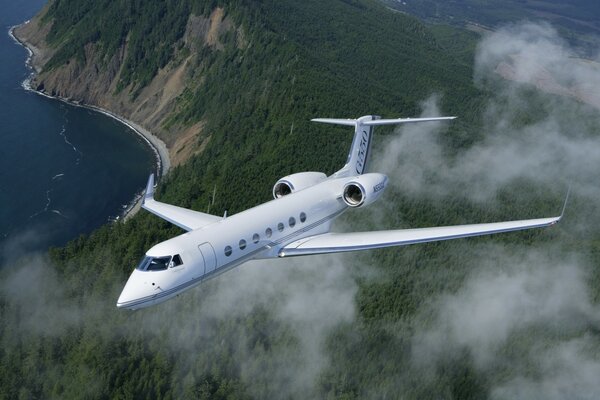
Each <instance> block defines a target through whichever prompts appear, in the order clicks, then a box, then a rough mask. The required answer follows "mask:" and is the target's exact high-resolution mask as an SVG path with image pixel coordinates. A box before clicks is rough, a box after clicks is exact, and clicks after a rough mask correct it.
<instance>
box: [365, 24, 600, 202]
mask: <svg viewBox="0 0 600 400" xmlns="http://www.w3.org/2000/svg"><path fill="white" fill-rule="evenodd" d="M499 65H500V66H502V65H504V66H505V67H506V68H508V69H510V70H511V71H512V73H511V74H503V76H505V77H508V78H511V79H512V80H504V79H500V75H499V73H500V72H501V71H499V69H498V66H499ZM544 79H545V80H544ZM475 80H476V82H478V83H479V84H481V85H482V86H483V85H484V83H489V82H493V83H489V85H487V86H484V90H486V91H489V90H491V91H492V93H491V94H492V96H491V98H490V100H489V102H488V103H487V104H486V105H485V110H484V112H483V113H482V115H481V121H480V124H481V129H482V132H483V139H482V140H479V141H477V142H476V143H475V144H474V145H472V146H471V147H468V148H465V149H458V151H457V152H456V154H455V153H453V152H448V151H447V148H446V147H445V145H444V141H443V140H441V139H442V135H448V134H450V133H449V132H448V131H447V128H448V126H450V125H449V124H452V123H456V122H450V123H446V124H430V123H427V124H414V125H412V124H411V125H404V126H401V127H400V128H399V129H398V131H397V133H396V135H394V137H392V138H391V139H389V140H388V141H386V142H385V143H384V144H383V146H382V153H383V156H382V157H380V158H379V159H378V160H376V163H377V170H380V171H382V172H385V173H388V174H389V175H390V176H391V177H392V179H391V182H392V183H395V184H396V186H397V190H400V191H402V192H404V193H407V194H409V195H412V196H415V197H418V196H434V197H436V198H439V197H448V196H451V195H455V196H456V195H459V196H462V197H466V198H468V199H470V200H472V201H474V202H480V203H481V202H489V201H491V200H494V199H495V198H496V196H497V193H498V192H499V191H500V190H502V189H503V188H505V187H506V186H507V185H510V184H513V183H515V182H518V181H520V182H523V181H526V182H531V183H533V184H536V185H545V186H546V187H554V188H560V189H559V193H560V192H564V191H566V187H567V186H568V185H569V184H572V185H573V189H574V192H576V193H577V194H578V195H581V196H585V197H588V198H594V199H595V198H598V196H599V195H600V191H599V190H598V179H597V176H598V174H597V169H598V166H599V165H600V138H599V137H598V134H597V132H598V129H600V113H598V112H597V111H596V110H594V109H593V108H591V107H589V106H587V105H584V104H583V103H576V102H573V101H571V100H569V99H568V98H566V97H560V96H559V97H556V96H551V95H548V94H546V95H543V94H542V95H534V94H533V93H532V91H531V90H528V88H531V87H533V86H538V87H541V88H543V89H544V90H546V91H549V92H550V93H563V92H564V93H566V94H567V95H569V96H570V97H575V98H577V99H580V100H586V101H588V100H589V101H588V102H591V101H592V100H593V99H592V100H590V99H588V97H589V96H588V97H586V96H584V95H583V94H582V93H584V92H585V93H587V92H586V90H587V89H586V88H588V87H589V86H590V84H592V86H593V87H594V88H597V87H598V84H600V64H594V63H589V62H584V61H582V60H580V59H576V58H573V54H572V52H571V51H570V49H569V48H568V47H567V45H566V44H565V43H564V41H562V40H561V39H560V37H559V36H558V34H557V33H556V31H555V30H553V29H552V28H551V27H550V26H548V25H535V24H531V23H526V24H521V25H512V26H509V27H506V28H503V29H500V30H499V31H498V32H495V33H492V34H490V35H489V36H486V37H485V38H484V39H483V40H482V41H481V43H480V44H479V46H478V51H477V54H476V64H475ZM549 80H550V81H551V82H554V83H555V84H556V85H558V86H556V87H555V86H552V85H550V83H548V82H549ZM557 87H560V88H563V89H564V90H562V89H561V90H562V91H559V90H558V89H556V88H557ZM593 92H594V93H596V92H597V91H596V90H593ZM564 93H563V94H564ZM438 100H439V98H438V96H436V95H434V96H432V97H431V98H429V99H427V100H426V101H425V102H424V103H423V104H422V109H423V112H422V115H423V116H431V115H441V114H443V113H442V112H441V111H440V109H439V107H438ZM599 108H600V103H599ZM458 117H459V118H460V115H459V116H458Z"/></svg>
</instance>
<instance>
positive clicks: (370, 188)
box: [342, 173, 388, 207]
mask: <svg viewBox="0 0 600 400" xmlns="http://www.w3.org/2000/svg"><path fill="white" fill-rule="evenodd" d="M387 183H388V177H387V176H385V175H384V174H378V173H370V174H364V175H359V176H357V177H356V178H353V179H352V180H351V181H350V182H348V183H346V184H345V185H344V189H343V190H342V199H343V200H344V203H346V204H347V205H348V206H349V207H361V206H363V205H368V204H371V203H373V202H374V201H375V200H377V199H378V198H379V197H380V196H381V195H382V194H383V191H384V190H385V188H386V186H387Z"/></svg>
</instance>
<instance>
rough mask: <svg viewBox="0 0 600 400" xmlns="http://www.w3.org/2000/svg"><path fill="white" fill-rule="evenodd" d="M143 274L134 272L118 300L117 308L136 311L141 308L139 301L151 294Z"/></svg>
mask: <svg viewBox="0 0 600 400" xmlns="http://www.w3.org/2000/svg"><path fill="white" fill-rule="evenodd" d="M142 273H143V272H140V271H137V270H134V271H133V273H132V274H131V276H130V277H129V279H128V280H127V283H126V284H125V287H124V288H123V291H121V295H120V296H119V299H118V300H117V308H128V309H132V310H133V309H135V308H139V305H140V304H139V302H138V301H137V300H141V299H142V298H143V297H147V296H148V295H149V293H147V292H146V291H147V288H146V286H147V285H146V284H145V283H144V277H143V276H141V274H142Z"/></svg>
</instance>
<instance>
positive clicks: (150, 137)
mask: <svg viewBox="0 0 600 400" xmlns="http://www.w3.org/2000/svg"><path fill="white" fill-rule="evenodd" d="M27 23H29V20H27V21H25V22H24V23H22V24H20V25H15V26H12V27H10V29H9V31H8V35H9V36H10V37H11V39H13V40H14V41H15V43H17V44H19V45H21V46H23V47H24V48H25V49H26V50H27V52H28V56H27V60H26V61H25V64H26V66H27V68H28V69H29V70H30V71H31V73H30V75H29V76H28V77H27V78H26V79H25V80H24V81H23V82H22V83H21V86H22V87H23V89H25V90H26V91H29V92H33V93H35V94H37V95H40V96H44V97H47V98H50V99H54V100H59V101H62V102H64V103H66V104H69V105H71V106H75V107H82V108H86V109H89V110H93V111H96V112H99V113H102V114H104V115H107V116H109V117H111V118H113V119H115V120H117V121H119V122H120V123H122V124H124V125H126V126H127V127H128V128H129V129H131V130H132V131H133V132H135V134H137V135H138V136H140V137H141V138H142V139H143V140H144V141H145V142H146V144H147V145H148V146H149V147H150V149H152V151H153V152H154V155H155V157H156V171H155V173H156V176H165V175H166V174H167V172H168V171H169V169H170V168H171V159H170V157H169V150H168V148H167V145H166V144H165V143H164V142H163V141H162V140H161V139H160V138H159V137H158V136H156V135H154V134H152V133H151V132H150V131H148V130H147V129H146V128H144V127H142V126H140V125H139V124H137V123H135V122H133V121H131V120H128V119H127V118H125V117H123V116H122V115H118V114H116V113H114V112H112V111H109V110H106V109H104V108H102V107H98V106H94V105H91V104H85V103H81V102H78V101H74V100H71V99H69V98H65V97H60V96H52V95H50V94H48V93H46V92H44V91H40V90H36V89H34V88H33V87H32V86H31V82H32V80H33V79H34V77H35V76H36V75H37V74H38V73H39V72H40V70H41V69H40V66H38V65H36V63H35V58H36V57H38V56H39V55H40V52H41V50H40V49H38V48H37V47H35V46H33V45H32V44H31V43H29V42H27V41H26V40H25V39H22V38H19V37H17V36H16V35H15V32H14V31H15V29H16V28H18V27H19V26H21V25H25V24H27ZM142 195H143V193H136V195H135V197H134V199H133V200H132V201H131V202H130V203H129V204H128V205H127V207H126V208H125V210H124V211H123V212H122V213H121V215H120V216H118V217H116V218H115V219H114V221H116V220H119V219H120V218H123V219H125V220H127V219H128V218H130V217H132V216H133V215H135V214H136V213H137V211H139V209H140V206H141V200H142V198H143V196H142Z"/></svg>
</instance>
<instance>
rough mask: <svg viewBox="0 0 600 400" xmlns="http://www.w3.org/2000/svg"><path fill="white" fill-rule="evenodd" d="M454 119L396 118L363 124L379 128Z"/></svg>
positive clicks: (375, 120)
mask: <svg viewBox="0 0 600 400" xmlns="http://www.w3.org/2000/svg"><path fill="white" fill-rule="evenodd" d="M452 119H456V117H434V118H397V119H374V120H372V121H365V122H363V124H364V125H367V126H379V125H396V124H407V123H412V122H432V121H447V120H452Z"/></svg>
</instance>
